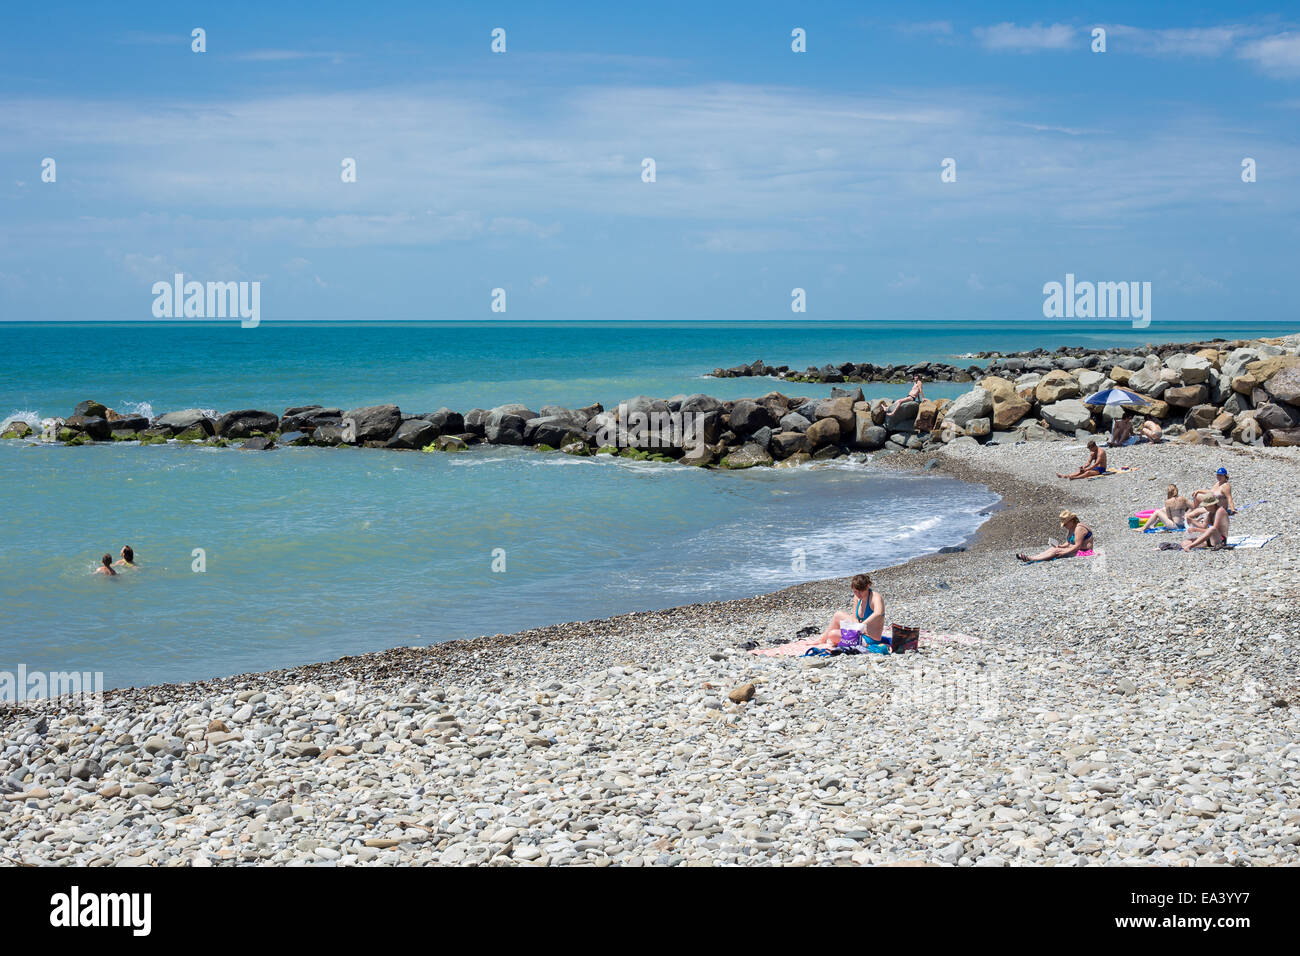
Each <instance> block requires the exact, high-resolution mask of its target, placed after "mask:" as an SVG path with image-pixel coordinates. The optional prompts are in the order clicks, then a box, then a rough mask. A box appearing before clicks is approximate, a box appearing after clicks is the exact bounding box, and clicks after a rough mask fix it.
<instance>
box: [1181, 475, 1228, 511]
mask: <svg viewBox="0 0 1300 956" xmlns="http://www.w3.org/2000/svg"><path fill="white" fill-rule="evenodd" d="M1202 495H1223V496H1224V498H1225V500H1226V503H1227V508H1228V514H1230V515H1235V514H1236V513H1237V503H1236V502H1235V501H1233V500H1232V482H1231V481H1229V480H1228V469H1226V468H1220V469H1219V470H1218V471H1216V472H1215V473H1214V487H1213V488H1197V489H1196V490H1195V491H1193V492H1192V498H1193V499H1195V500H1197V501H1199V500H1200V499H1201V496H1202Z"/></svg>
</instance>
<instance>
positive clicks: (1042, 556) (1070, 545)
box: [1016, 511, 1093, 564]
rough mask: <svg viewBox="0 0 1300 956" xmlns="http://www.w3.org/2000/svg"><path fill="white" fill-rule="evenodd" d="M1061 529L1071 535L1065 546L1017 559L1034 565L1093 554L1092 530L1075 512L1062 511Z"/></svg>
mask: <svg viewBox="0 0 1300 956" xmlns="http://www.w3.org/2000/svg"><path fill="white" fill-rule="evenodd" d="M1061 527H1062V528H1064V529H1065V530H1066V531H1068V532H1069V533H1070V536H1069V537H1068V538H1067V539H1066V541H1065V544H1057V545H1053V546H1052V547H1050V548H1048V549H1047V550H1046V551H1040V552H1039V553H1038V554H1035V555H1032V556H1029V555H1024V554H1017V555H1016V557H1017V558H1019V559H1020V560H1021V561H1027V562H1029V563H1031V564H1032V563H1033V562H1036V561H1054V560H1056V559H1057V558H1072V557H1074V556H1075V555H1076V554H1079V553H1081V552H1082V553H1085V554H1091V553H1092V545H1093V537H1092V529H1091V528H1089V527H1088V526H1087V525H1086V524H1084V523H1083V522H1082V521H1080V520H1079V516H1078V515H1077V514H1075V513H1074V512H1073V511H1062V512H1061Z"/></svg>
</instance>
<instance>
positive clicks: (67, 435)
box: [57, 427, 81, 442]
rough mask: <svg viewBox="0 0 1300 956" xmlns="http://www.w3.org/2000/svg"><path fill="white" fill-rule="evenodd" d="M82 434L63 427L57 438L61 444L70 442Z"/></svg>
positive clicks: (73, 429)
mask: <svg viewBox="0 0 1300 956" xmlns="http://www.w3.org/2000/svg"><path fill="white" fill-rule="evenodd" d="M80 434H81V432H79V431H77V430H76V429H75V428H67V427H63V428H60V429H59V433H58V436H57V437H58V439H59V441H61V442H70V441H72V439H74V438H76V437H77V436H78V435H80Z"/></svg>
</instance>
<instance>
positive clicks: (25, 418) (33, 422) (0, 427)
mask: <svg viewBox="0 0 1300 956" xmlns="http://www.w3.org/2000/svg"><path fill="white" fill-rule="evenodd" d="M13 422H26V423H27V424H28V425H30V426H31V427H32V428H33V429H35V430H36V431H40V429H41V415H40V413H39V412H33V411H30V410H28V409H22V410H21V411H17V412H11V413H10V414H9V415H7V416H5V418H4V420H3V421H0V431H4V430H5V429H6V428H8V427H9V425H10V424H11V423H13Z"/></svg>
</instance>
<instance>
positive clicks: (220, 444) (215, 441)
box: [203, 438, 230, 448]
mask: <svg viewBox="0 0 1300 956" xmlns="http://www.w3.org/2000/svg"><path fill="white" fill-rule="evenodd" d="M203 444H205V445H211V446H212V447H213V448H226V447H228V446H229V445H230V442H228V441H226V439H224V438H209V439H206V440H205V441H204V442H203Z"/></svg>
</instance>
